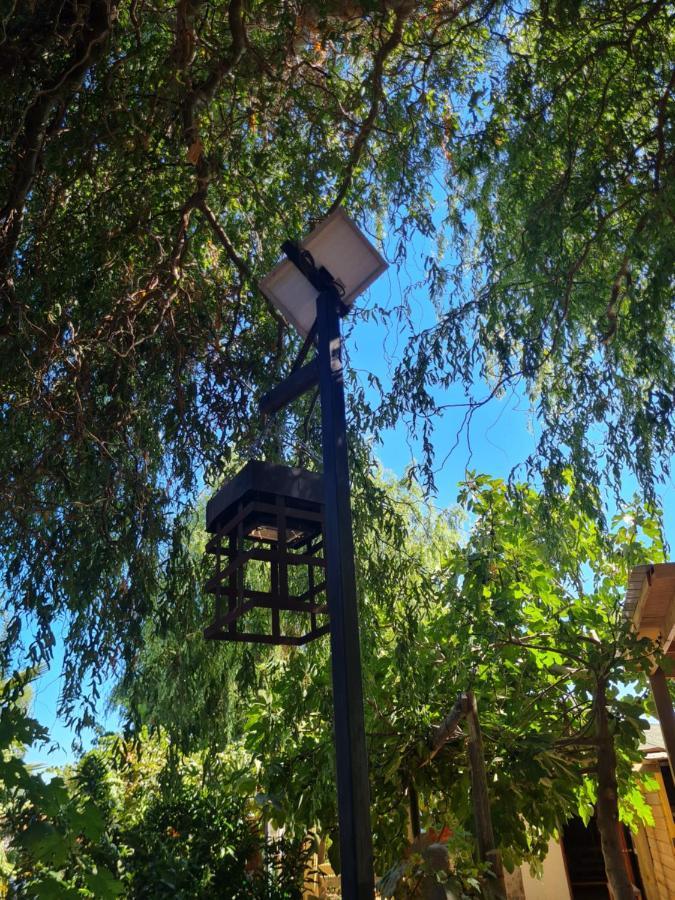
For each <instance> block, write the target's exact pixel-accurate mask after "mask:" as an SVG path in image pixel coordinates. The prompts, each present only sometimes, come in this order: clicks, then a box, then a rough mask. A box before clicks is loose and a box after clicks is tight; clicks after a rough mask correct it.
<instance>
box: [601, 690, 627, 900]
mask: <svg viewBox="0 0 675 900" xmlns="http://www.w3.org/2000/svg"><path fill="white" fill-rule="evenodd" d="M594 716H595V738H596V742H597V751H598V800H597V803H596V819H597V823H598V831H599V832H600V842H601V845H602V856H603V859H604V861H605V872H606V874H607V881H608V882H609V887H610V890H611V892H612V897H613V898H614V900H635V893H634V891H633V885H632V884H631V882H630V879H629V877H628V873H627V871H626V866H625V863H624V857H623V850H622V847H621V843H620V841H619V797H618V791H617V783H616V751H615V749H614V737H613V735H612V733H611V731H610V729H609V717H608V715H607V680H606V679H605V678H601V679H599V680H598V688H597V692H596V695H595V704H594Z"/></svg>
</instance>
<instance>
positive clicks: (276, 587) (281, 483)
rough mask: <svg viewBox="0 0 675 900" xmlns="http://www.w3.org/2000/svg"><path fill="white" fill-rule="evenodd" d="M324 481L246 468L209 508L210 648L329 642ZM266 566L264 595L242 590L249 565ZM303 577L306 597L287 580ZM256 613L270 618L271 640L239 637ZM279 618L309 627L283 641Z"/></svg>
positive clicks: (267, 466)
mask: <svg viewBox="0 0 675 900" xmlns="http://www.w3.org/2000/svg"><path fill="white" fill-rule="evenodd" d="M323 505H324V503H323V478H322V476H321V475H318V474H317V473H315V472H309V471H307V470H306V469H299V468H290V467H288V466H283V465H279V464H277V463H269V462H262V461H259V460H251V461H250V462H248V463H247V464H246V465H245V466H244V467H243V469H241V470H240V472H239V473H238V474H237V475H236V476H235V477H234V478H233V479H232V480H231V481H229V482H227V484H225V485H224V486H223V487H222V488H221V489H220V490H219V491H218V492H217V493H216V494H215V495H214V496H213V497H212V498H211V500H209V502H208V504H207V506H206V530H207V531H208V532H209V533H210V534H212V535H213V537H211V538H210V540H209V541H208V542H207V545H206V551H207V553H210V554H213V555H214V556H215V560H216V570H215V572H214V574H213V575H212V576H211V577H210V578H209V580H208V581H207V582H206V590H207V592H209V593H212V594H214V595H215V609H214V619H213V622H212V623H211V624H210V625H208V626H207V627H206V628H205V629H204V637H205V638H206V639H207V640H220V641H238V642H247V643H256V644H281V645H286V646H301V645H303V644H307V643H309V642H310V641H312V640H315V639H316V638H319V637H321V636H322V635H324V634H327V633H328V632H329V630H330V624H327V623H326V621H325V620H326V618H327V616H328V605H327V602H326V599H325V596H324V595H325V591H326V578H325V571H326V562H325V559H324V555H323V550H324V537H323V522H324V510H323ZM251 561H258V562H261V563H263V564H265V570H266V572H267V581H268V584H269V590H259V589H258V588H256V587H253V586H251V585H250V583H249V584H248V585H247V580H246V574H247V567H248V564H249V562H251ZM299 568H300V569H305V570H306V582H305V583H306V585H307V587H306V589H305V590H303V591H301V592H296V593H291V588H290V586H289V572H290V571H291V570H295V571H297V570H298V569H299ZM256 609H267V610H270V611H271V632H269V633H264V632H258V631H244V630H241V628H240V627H239V626H240V625H241V626H242V627H243V626H244V625H245V622H244V618H245V616H246V615H247V614H248V613H251V612H253V611H254V610H256ZM282 612H290V613H294V614H300V616H302V618H303V619H304V620H305V621H306V622H307V623H308V624H307V625H305V626H303V628H304V630H303V632H302V633H301V634H284V633H282V619H281V615H280V614H281V613H282Z"/></svg>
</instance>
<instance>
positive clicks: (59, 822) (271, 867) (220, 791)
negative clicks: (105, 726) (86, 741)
mask: <svg viewBox="0 0 675 900" xmlns="http://www.w3.org/2000/svg"><path fill="white" fill-rule="evenodd" d="M20 684H21V679H13V680H10V681H9V682H8V683H7V685H6V688H5V691H4V694H3V700H4V701H5V703H4V705H3V714H2V733H3V735H6V736H11V740H12V744H13V745H14V746H15V748H16V749H15V751H14V752H12V751H10V750H7V749H5V748H4V747H3V756H2V760H1V762H2V773H1V774H2V778H1V779H0V783H1V784H2V785H3V788H2V795H1V796H0V802H1V804H2V807H3V811H4V813H3V823H2V829H1V830H0V834H2V836H3V837H4V838H5V839H7V840H8V854H9V856H8V861H9V865H8V867H7V871H6V872H4V873H2V875H4V877H5V878H6V879H8V880H9V883H10V884H11V887H12V892H13V893H12V896H15V897H17V898H19V897H34V898H45V900H46V898H52V897H53V898H62V897H79V898H86V897H91V898H96V900H106V898H113V897H117V896H123V897H128V898H154V897H156V898H160V897H166V896H167V892H170V893H171V894H172V896H175V897H177V898H185V900H188V898H190V900H192V898H210V897H214V898H215V897H223V896H227V897H232V898H233V900H235V898H237V897H241V898H259V900H294V898H299V897H300V896H301V888H302V884H303V876H304V870H305V867H306V864H307V859H308V853H309V846H308V845H306V843H305V842H304V841H300V842H297V841H296V842H294V841H290V840H286V839H283V838H282V839H280V840H278V841H276V842H271V843H268V844H265V841H264V840H263V836H262V834H261V830H260V829H261V825H260V816H259V811H258V808H257V807H256V804H255V803H254V802H253V801H252V800H251V801H250V802H249V803H247V798H246V796H245V795H244V794H242V793H234V792H233V790H232V785H231V783H230V782H229V781H228V779H227V778H226V777H225V775H226V773H227V772H229V769H228V768H227V765H226V764H224V763H223V762H222V761H221V762H220V764H219V765H211V767H207V766H205V765H204V763H203V760H202V759H200V758H199V757H192V758H188V759H182V760H181V763H180V765H179V766H178V767H176V766H175V765H173V764H171V761H170V759H169V758H168V756H167V749H168V747H167V743H166V742H165V741H158V740H157V739H151V738H150V737H149V736H148V735H147V734H144V735H141V736H140V738H139V739H137V740H135V741H131V742H126V741H123V740H121V739H120V738H118V737H113V736H111V737H108V738H105V739H103V741H102V743H101V746H100V748H99V749H96V750H92V751H90V752H89V753H87V754H85V755H84V756H83V757H82V759H81V760H80V761H79V762H78V763H77V765H76V766H74V767H72V768H71V769H70V770H66V771H64V772H61V773H59V774H58V775H56V776H55V777H52V778H51V780H49V781H45V780H43V779H42V778H41V777H40V775H39V774H37V773H34V772H31V771H30V768H29V767H28V766H26V764H25V763H24V762H23V761H22V760H21V759H20V756H19V755H18V752H17V751H18V749H19V748H18V747H17V746H16V745H17V741H18V739H21V740H22V741H25V742H26V743H28V744H30V743H31V742H33V741H34V740H36V739H40V740H44V739H45V738H46V733H45V731H44V729H41V728H40V726H38V725H37V723H35V722H34V720H32V719H29V718H28V717H27V715H26V713H25V710H21V708H20V706H19V705H18V704H17V702H16V690H17V686H18V685H20ZM252 811H253V813H254V814H252Z"/></svg>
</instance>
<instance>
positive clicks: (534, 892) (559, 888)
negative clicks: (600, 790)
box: [520, 840, 660, 900]
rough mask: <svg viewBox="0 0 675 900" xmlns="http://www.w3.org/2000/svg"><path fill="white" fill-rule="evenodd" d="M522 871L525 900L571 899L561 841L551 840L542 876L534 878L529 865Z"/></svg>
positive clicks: (522, 868)
mask: <svg viewBox="0 0 675 900" xmlns="http://www.w3.org/2000/svg"><path fill="white" fill-rule="evenodd" d="M520 871H521V875H522V877H523V891H524V895H525V900H571V897H570V889H569V884H568V881H567V870H566V869H565V860H564V859H563V854H562V848H561V846H560V842H559V841H554V840H550V841H549V845H548V853H547V855H546V859H545V860H544V871H543V875H542V877H541V878H534V877H533V876H532V875H531V874H530V867H529V866H527V865H524V866H521V868H520ZM659 900H660V898H659Z"/></svg>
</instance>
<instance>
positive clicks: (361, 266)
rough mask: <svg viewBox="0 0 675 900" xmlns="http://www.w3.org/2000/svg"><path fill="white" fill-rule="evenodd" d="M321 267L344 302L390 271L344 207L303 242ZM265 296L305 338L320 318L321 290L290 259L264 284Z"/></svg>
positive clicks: (303, 246)
mask: <svg viewBox="0 0 675 900" xmlns="http://www.w3.org/2000/svg"><path fill="white" fill-rule="evenodd" d="M301 246H302V249H303V250H306V251H307V252H308V253H310V254H311V256H312V258H313V260H314V263H315V265H316V266H317V267H320V266H324V267H325V268H326V269H328V271H329V272H330V274H331V275H332V276H333V278H334V279H335V281H336V283H337V284H338V286H339V287H340V288H341V300H342V303H343V304H344V306H345V307H347V308H348V307H350V306H351V305H352V303H353V302H354V300H355V299H356V298H357V297H358V296H359V294H362V293H363V291H365V290H366V288H367V287H369V286H370V285H371V284H372V283H373V281H375V279H376V278H378V277H379V276H380V275H381V274H382V273H383V272H384V271H385V269H386V268H387V263H386V262H385V260H384V259H383V257H382V256H381V255H380V253H378V251H377V250H376V249H375V247H373V245H372V244H371V243H370V241H369V240H368V238H367V237H366V236H365V235H364V234H363V232H362V231H361V229H360V228H359V227H358V225H356V223H355V222H354V221H353V220H352V219H350V217H349V216H348V215H347V213H346V212H345V211H344V210H343V209H342V208H341V207H338V209H336V210H335V212H333V213H331V214H330V215H329V216H327V217H326V218H325V219H324V220H323V221H322V222H320V223H319V224H318V225H317V226H316V228H314V230H313V231H312V232H311V233H310V234H308V235H307V237H306V238H305V239H304V240H303V241H302V243H301ZM260 289H261V290H262V292H263V294H265V296H266V297H268V299H269V300H270V301H271V302H272V303H273V304H274V306H275V307H276V308H277V309H278V310H279V311H280V312H281V314H282V315H283V316H284V318H285V319H287V321H288V322H290V323H291V324H292V325H294V326H295V328H297V330H298V331H299V332H300V334H301V335H303V337H306V336H307V334H308V333H309V331H310V329H311V327H312V325H313V324H314V319H315V318H316V303H315V301H316V298H317V296H318V294H319V292H318V290H317V289H316V288H315V287H313V285H312V284H310V282H309V281H308V280H307V279H306V278H305V276H304V275H303V274H302V273H301V272H300V271H299V270H298V269H297V268H296V267H295V265H294V264H293V263H292V262H291V261H290V260H288V259H285V260H283V261H282V262H280V263H279V264H278V265H277V266H275V268H274V269H273V270H272V271H271V272H270V274H269V275H267V276H266V277H265V278H263V280H262V281H261V282H260Z"/></svg>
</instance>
